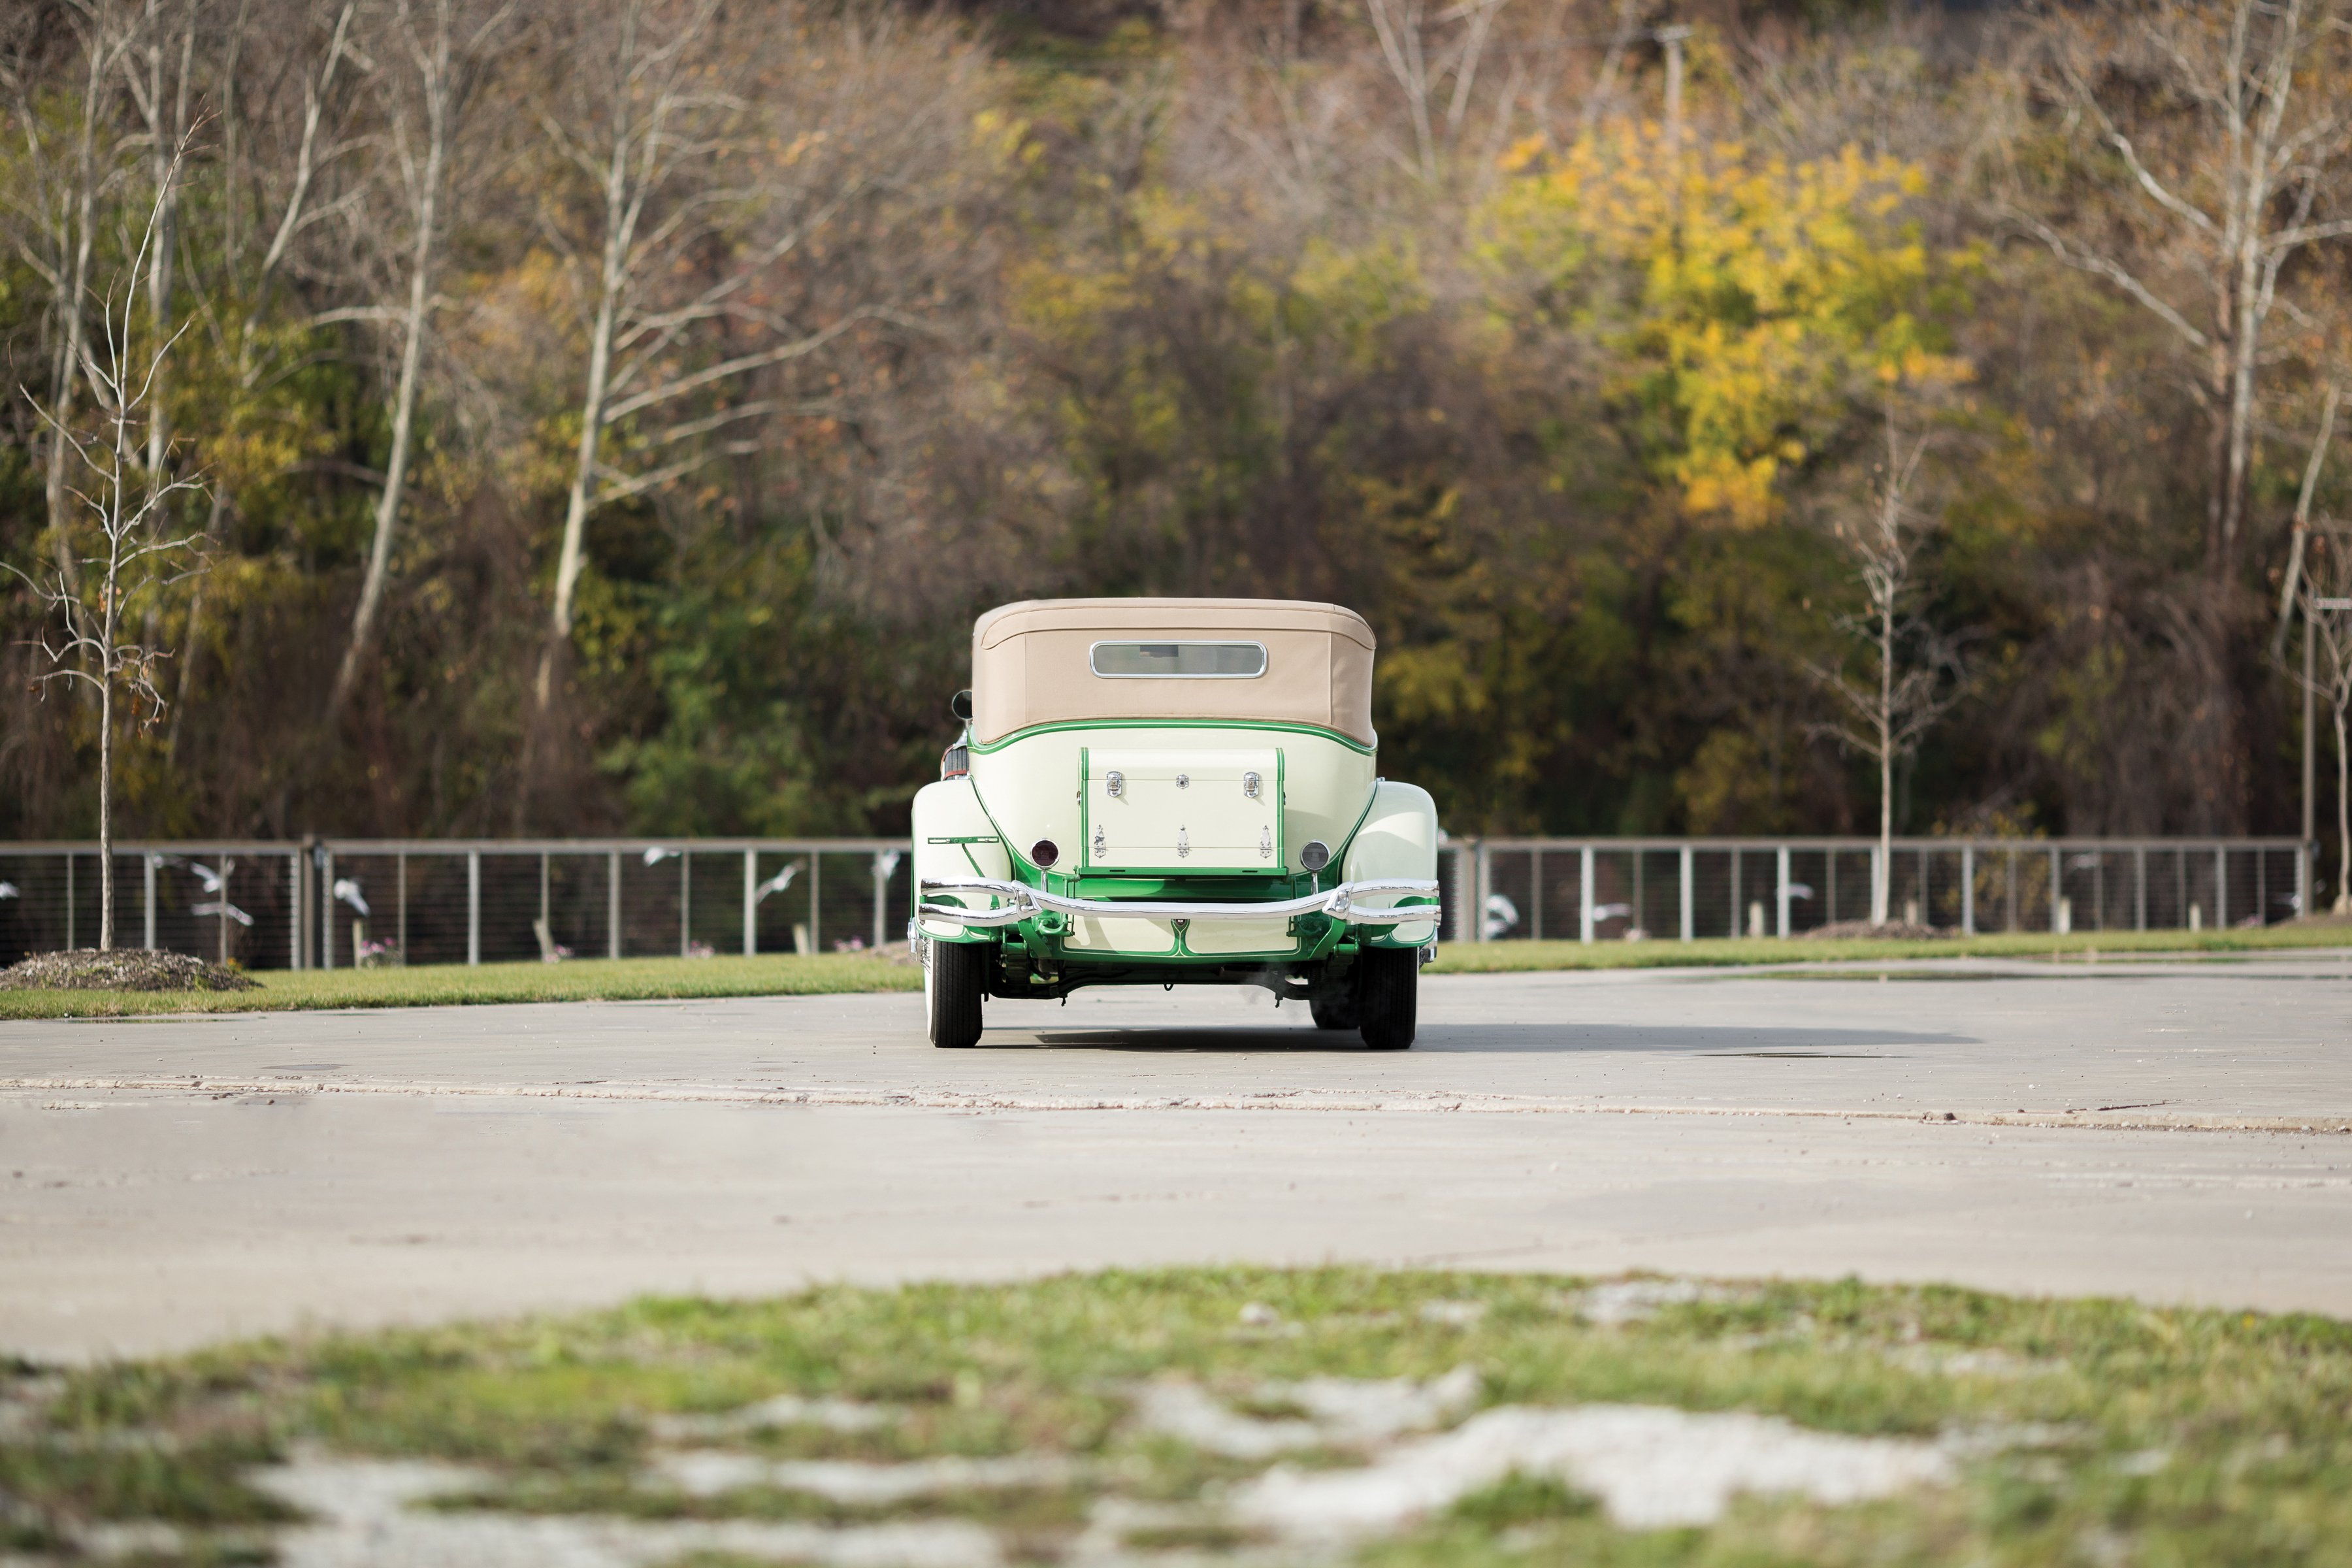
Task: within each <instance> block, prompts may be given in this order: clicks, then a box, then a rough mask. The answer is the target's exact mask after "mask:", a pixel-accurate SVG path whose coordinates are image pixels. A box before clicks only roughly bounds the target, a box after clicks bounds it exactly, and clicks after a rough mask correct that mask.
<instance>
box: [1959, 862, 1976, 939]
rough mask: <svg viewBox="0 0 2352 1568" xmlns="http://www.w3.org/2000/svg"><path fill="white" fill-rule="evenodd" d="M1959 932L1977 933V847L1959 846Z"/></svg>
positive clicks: (1966, 934) (1963, 933) (1967, 934)
mask: <svg viewBox="0 0 2352 1568" xmlns="http://www.w3.org/2000/svg"><path fill="white" fill-rule="evenodd" d="M1960 934H1961V935H1962V936H1974V935H1976V934H1977V847H1976V846H1975V845H1973V844H1963V845H1961V846H1960Z"/></svg>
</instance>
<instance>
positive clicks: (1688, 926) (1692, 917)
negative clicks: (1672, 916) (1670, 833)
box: [1679, 844, 1698, 942]
mask: <svg viewBox="0 0 2352 1568" xmlns="http://www.w3.org/2000/svg"><path fill="white" fill-rule="evenodd" d="M1679 869H1680V873H1681V875H1680V878H1679V880H1680V882H1681V884H1682V892H1681V898H1682V911H1683V940H1684V941H1685V942H1689V941H1691V940H1692V939H1693V938H1694V937H1696V935H1697V931H1698V925H1697V921H1698V917H1697V915H1696V912H1695V911H1693V910H1692V909H1691V847H1690V846H1689V845H1687V844H1685V845H1684V846H1683V851H1682V865H1681V867H1680V868H1679Z"/></svg>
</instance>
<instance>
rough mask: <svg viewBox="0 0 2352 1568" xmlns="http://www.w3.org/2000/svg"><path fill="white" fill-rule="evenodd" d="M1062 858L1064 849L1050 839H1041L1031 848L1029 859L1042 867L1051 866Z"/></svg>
mask: <svg viewBox="0 0 2352 1568" xmlns="http://www.w3.org/2000/svg"><path fill="white" fill-rule="evenodd" d="M1029 858H1030V859H1032V860H1034V861H1035V862H1036V863H1037V864H1038V865H1039V866H1040V867H1045V866H1051V865H1052V864H1053V863H1054V862H1055V861H1056V860H1059V859H1060V858H1062V847H1061V846H1060V845H1058V844H1056V843H1055V842H1054V841H1053V840H1052V839H1050V838H1040V839H1039V840H1037V842H1036V843H1034V844H1032V845H1031V846H1029Z"/></svg>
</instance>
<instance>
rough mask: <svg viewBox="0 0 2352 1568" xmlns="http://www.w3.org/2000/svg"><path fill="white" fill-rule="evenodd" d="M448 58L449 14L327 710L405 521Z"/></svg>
mask: <svg viewBox="0 0 2352 1568" xmlns="http://www.w3.org/2000/svg"><path fill="white" fill-rule="evenodd" d="M448 66H449V37H448V17H447V15H446V12H445V13H444V14H443V16H442V20H441V33H440V36H439V37H438V38H436V40H435V52H434V61H433V70H434V73H435V74H434V79H432V80H430V81H428V82H427V84H426V87H425V105H426V107H425V115H426V121H427V126H426V134H425V186H424V190H423V193H422V195H420V197H419V199H418V202H417V209H416V243H415V250H414V253H413V254H412V255H411V256H410V258H409V266H408V305H407V308H406V310H405V311H404V315H403V318H402V321H403V324H404V329H405V339H404V342H402V344H401V351H400V384H399V386H398V388H397V390H396V391H395V392H394V399H393V414H392V454H391V456H390V457H389V458H387V459H386V461H385V463H384V474H383V493H382V494H380V495H379V496H377V497H376V503H375V538H374V540H373V542H372V543H371V544H370V546H369V548H368V565H367V577H366V579H365V580H364V581H363V582H362V584H361V585H360V602H359V607H358V608H357V609H356V610H354V611H353V612H352V636H351V641H350V642H349V643H348V644H347V645H345V647H344V648H343V662H342V665H341V668H338V669H337V670H336V671H335V687H334V690H333V692H332V693H331V694H330V696H329V697H328V699H327V718H328V721H330V722H332V721H334V720H336V719H337V718H339V717H341V713H342V711H343V707H344V704H345V703H347V702H349V701H350V700H351V695H352V688H353V687H354V686H356V685H357V684H358V682H359V673H360V661H361V660H362V659H363V658H366V657H367V652H368V649H369V647H371V646H373V642H374V638H375V623H376V617H377V615H378V614H379V612H380V611H381V610H382V608H383V590H384V584H385V582H386V581H387V580H388V579H389V578H390V576H391V574H392V544H393V537H394V534H395V533H397V532H398V531H399V528H400V503H401V500H402V498H403V497H404V494H405V493H406V490H407V488H408V460H409V448H410V445H411V443H412V441H413V440H414V438H415V428H416V386H417V379H418V374H419V368H420V366H421V365H422V363H423V361H424V357H425V310H426V307H427V304H428V302H429V300H431V298H432V274H433V251H434V239H435V230H436V226H438V223H439V219H440V211H441V206H440V204H441V173H442V166H443V164H444V163H445V161H446V155H447V152H448V141H449V127H448V95H447V79H448Z"/></svg>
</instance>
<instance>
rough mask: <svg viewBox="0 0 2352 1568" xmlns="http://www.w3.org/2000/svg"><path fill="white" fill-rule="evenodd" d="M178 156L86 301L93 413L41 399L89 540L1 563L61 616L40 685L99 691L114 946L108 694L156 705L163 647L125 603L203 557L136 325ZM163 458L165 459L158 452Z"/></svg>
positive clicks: (108, 916)
mask: <svg viewBox="0 0 2352 1568" xmlns="http://www.w3.org/2000/svg"><path fill="white" fill-rule="evenodd" d="M183 153H184V149H183ZM181 167H182V160H181V157H180V156H176V155H175V156H174V157H173V160H172V162H171V163H169V164H168V165H166V169H165V174H164V180H163V186H162V188H160V189H158V190H157V192H156V193H155V201H154V205H152V207H151V208H150V210H149V212H148V215H147V223H146V226H145V229H144V231H143V232H142V235H141V236H140V242H139V246H138V248H137V250H136V252H135V253H134V254H133V256H132V257H131V262H130V265H129V267H128V268H127V269H126V270H125V272H124V273H123V274H122V275H121V276H120V277H118V278H117V279H115V280H114V283H113V285H112V286H111V287H110V289H108V291H107V292H106V293H105V295H104V296H102V297H101V298H100V299H98V300H94V301H92V305H93V307H94V312H93V313H94V321H93V324H94V325H95V326H96V328H97V331H96V333H95V334H94V337H93V340H92V341H91V342H90V343H89V347H88V350H87V352H85V353H84V354H83V356H82V366H81V374H82V377H83V379H84V380H85V381H86V382H87V384H89V389H90V393H91V395H92V401H93V403H94V404H95V405H96V406H95V408H94V410H93V413H94V415H95V419H94V421H93V423H92V424H91V425H89V426H83V425H81V424H79V423H68V422H67V421H66V420H65V419H63V418H61V417H60V416H59V414H58V408H57V406H56V405H54V404H53V405H51V406H49V407H47V408H43V409H41V410H40V413H41V416H42V418H43V420H44V422H45V423H46V424H47V426H49V428H50V430H51V432H52V433H53V436H54V438H55V439H56V440H57V441H58V442H59V443H60V444H61V445H62V446H63V447H66V448H67V449H68V451H69V452H70V453H71V454H72V456H73V459H74V462H73V468H72V470H71V471H70V472H69V474H68V479H67V489H68V493H69V494H70V495H71V496H72V497H73V499H74V501H75V503H76V507H77V512H78V518H77V521H79V522H80V523H82V524H83V525H84V528H85V529H86V530H94V531H95V538H94V539H93V540H92V541H91V543H90V553H89V554H87V555H82V556H79V557H77V564H78V565H79V567H81V568H82V569H83V570H82V571H80V572H79V573H78V574H69V573H68V572H67V571H66V570H65V569H63V568H61V567H46V568H44V569H43V572H42V575H41V576H40V577H35V576H34V575H33V574H30V573H27V572H26V571H24V570H23V569H21V568H19V567H16V566H13V565H11V566H9V567H8V571H9V572H10V574H12V575H14V576H15V577H16V578H17V579H18V580H19V581H21V582H23V583H24V584H26V587H27V588H29V589H31V590H32V593H33V595H34V597H35V599H36V600H37V602H38V603H39V605H41V606H42V608H43V610H44V612H45V615H44V619H45V620H50V619H52V618H54V621H55V622H56V623H61V630H59V631H58V632H57V633H56V634H54V635H53V634H52V633H50V632H44V633H43V635H42V636H41V637H40V638H39V639H38V641H37V644H36V646H37V647H38V648H39V650H40V652H41V654H42V656H43V657H44V658H46V659H47V663H48V669H47V672H46V673H45V674H43V675H40V676H38V677H37V678H36V679H37V680H39V681H40V682H41V683H42V684H43V685H44V686H47V685H48V684H52V683H58V682H63V683H65V684H67V685H68V686H81V687H86V688H88V689H91V690H92V691H93V692H94V694H95V695H96V698H97V701H98V848H99V856H98V859H99V923H98V946H99V951H100V952H106V951H108V950H110V949H111V948H112V947H113V946H114V763H115V756H114V752H115V727H116V726H115V706H116V703H117V700H118V699H121V700H127V701H128V702H129V704H130V706H131V719H132V721H134V722H137V723H141V724H151V723H152V722H154V721H155V720H156V719H157V718H159V717H161V715H162V713H163V706H164V704H163V693H162V691H161V689H159V688H158V687H157V685H156V683H155V668H156V664H157V662H158V660H159V658H161V657H162V656H161V655H160V654H158V653H157V652H156V650H154V649H153V648H151V647H147V646H145V645H144V644H142V643H138V642H133V641H131V640H129V639H128V638H127V637H126V635H125V628H126V625H127V618H128V615H129V612H130V610H131V605H132V604H133V603H134V602H142V603H143V602H145V601H148V600H152V598H153V596H154V595H157V594H159V593H161V592H162V591H163V589H164V588H165V587H167V586H168V585H169V584H171V583H173V582H175V581H177V580H178V579H179V578H180V577H181V576H184V575H185V574H186V572H189V571H196V570H201V569H202V566H203V560H202V557H201V556H194V557H192V554H191V548H192V546H193V545H194V542H195V541H194V537H193V536H174V535H173V533H172V531H171V528H170V524H171V521H172V518H173V513H174V511H175V510H176V505H177V502H178V500H179V499H180V498H181V497H183V496H187V495H191V494H193V493H194V492H195V491H197V490H198V489H201V486H199V485H198V484H197V483H196V482H195V481H194V480H192V479H172V478H170V477H168V475H167V474H159V473H157V472H155V471H153V470H151V469H150V468H148V466H147V462H146V458H147V454H148V452H149V451H150V450H151V449H152V448H151V439H152V432H153V429H154V426H155V423H156V421H158V420H160V419H162V418H163V417H164V416H163V412H162V410H161V409H160V408H159V407H158V406H157V394H158V392H159V390H160V388H161V385H162V383H163V373H164V369H165V366H166V365H167V363H169V361H170V358H171V354H172V350H173V347H174V346H175V344H176V343H177V342H178V334H177V333H173V334H170V335H165V334H163V333H161V332H158V331H154V330H153V322H152V315H151V316H150V317H149V323H150V325H149V330H147V331H143V332H142V330H141V326H140V321H141V317H142V313H143V312H142V309H141V306H140V299H139V297H140V295H141V294H142V292H144V291H146V290H147V289H151V288H152V281H151V279H152V276H153V269H154V268H156V267H157V266H159V265H161V262H160V258H159V257H158V255H157V250H158V244H159V241H160V240H161V238H162V229H163V221H164V212H165V210H166V207H167V205H168V204H169V203H170V202H171V200H172V199H173V198H172V187H173V186H175V185H177V184H178V183H179V179H180V172H181ZM26 396H27V397H30V394H29V393H27V394H26ZM166 459H167V464H168V454H167V455H166ZM175 567H180V568H184V570H180V571H175V570H174V568H175Z"/></svg>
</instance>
